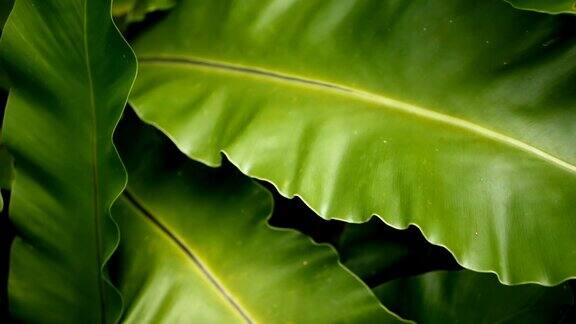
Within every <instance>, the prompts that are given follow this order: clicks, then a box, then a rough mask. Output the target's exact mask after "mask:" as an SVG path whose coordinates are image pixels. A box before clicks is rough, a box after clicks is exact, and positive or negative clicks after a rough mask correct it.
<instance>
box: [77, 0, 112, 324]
mask: <svg viewBox="0 0 576 324" xmlns="http://www.w3.org/2000/svg"><path fill="white" fill-rule="evenodd" d="M87 6H88V0H86V1H84V7H83V9H84V13H83V14H84V15H83V19H84V20H83V30H82V36H83V41H84V44H83V45H84V59H85V64H86V74H87V78H88V96H89V98H90V132H89V133H90V142H91V143H90V144H91V146H92V147H91V155H92V156H91V159H90V162H91V164H92V165H91V169H92V170H91V171H92V172H91V173H92V184H93V188H92V189H93V193H92V204H93V215H94V227H95V228H94V235H95V239H96V267H97V269H98V271H97V272H96V273H97V278H96V281H97V286H98V298H99V303H100V305H99V306H100V307H99V308H100V322H101V323H104V322H105V321H106V318H107V316H106V294H105V291H104V290H105V287H104V285H105V283H104V279H103V278H102V266H103V265H102V263H103V261H102V254H103V253H102V250H101V249H102V240H101V235H102V228H101V226H102V225H101V222H100V214H101V211H100V200H101V198H100V186H99V178H100V176H99V170H98V163H97V159H98V136H97V135H96V133H97V132H98V124H97V120H96V118H97V116H96V100H95V95H94V81H93V78H92V65H91V62H90V52H89V46H88V8H87Z"/></svg>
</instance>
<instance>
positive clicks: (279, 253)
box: [113, 129, 400, 323]
mask: <svg viewBox="0 0 576 324" xmlns="http://www.w3.org/2000/svg"><path fill="white" fill-rule="evenodd" d="M150 130H151V129H147V130H144V131H142V130H141V131H140V132H138V131H134V130H132V129H131V130H129V131H127V132H126V133H125V134H124V136H123V137H122V138H123V139H124V140H123V142H124V145H121V152H122V157H123V160H124V161H125V162H126V165H127V168H128V173H129V177H130V182H129V185H128V188H127V191H126V194H125V195H124V196H123V198H122V200H121V202H122V203H121V204H118V205H116V206H117V208H115V209H113V214H114V217H115V218H116V219H117V220H118V222H119V225H120V229H121V231H122V241H121V243H120V246H119V248H118V252H117V256H118V258H117V261H118V264H117V267H116V268H117V269H118V271H119V275H118V282H119V284H118V286H119V287H120V289H121V291H122V293H123V296H124V298H125V302H126V312H125V314H124V318H123V321H126V322H128V323H158V322H165V323H234V322H250V323H252V322H256V323H329V322H343V323H372V322H375V323H376V322H377V323H386V322H399V321H400V320H399V319H398V318H397V317H396V316H394V315H392V314H391V313H388V312H387V311H386V309H384V308H383V307H382V306H381V305H380V304H379V302H378V300H377V299H376V298H375V297H374V295H372V293H371V292H370V290H369V289H368V287H366V286H365V285H363V284H362V283H361V282H360V280H358V279H357V278H356V277H354V276H353V275H352V274H351V273H350V272H348V271H346V270H345V268H344V267H342V266H341V265H340V264H339V263H338V259H337V256H336V253H335V251H334V250H333V249H331V248H329V247H328V246H319V245H315V244H313V243H312V242H311V241H310V240H309V239H307V238H306V237H305V236H303V235H301V234H298V233H296V232H293V231H287V230H279V229H272V228H271V227H269V226H268V225H267V224H266V219H267V217H268V215H269V214H270V212H271V210H272V199H271V196H270V194H269V193H268V192H267V191H266V190H264V189H263V188H262V187H260V186H258V185H256V184H255V183H254V182H252V181H251V180H249V179H247V178H246V177H245V176H243V175H241V174H239V173H238V171H236V170H233V169H232V168H229V169H218V170H216V169H211V168H208V167H206V166H203V165H201V164H199V163H197V162H192V161H190V160H188V159H187V158H186V157H185V156H182V155H181V154H178V155H175V154H174V152H175V151H176V150H175V149H174V148H173V147H172V144H171V143H170V142H169V141H167V140H164V139H163V138H161V137H159V136H158V135H157V134H156V133H152V134H151V133H150ZM135 139H136V140H135ZM166 144H170V145H169V146H168V145H166ZM122 147H123V148H125V149H123V148H122ZM176 152H177V151H176Z"/></svg>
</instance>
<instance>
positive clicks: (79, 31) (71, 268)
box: [1, 0, 136, 323]
mask: <svg viewBox="0 0 576 324" xmlns="http://www.w3.org/2000/svg"><path fill="white" fill-rule="evenodd" d="M38 35H43V37H39V36H38ZM1 55H2V60H3V62H5V63H6V64H5V65H4V67H5V68H6V70H7V72H8V74H9V75H10V79H11V87H12V88H11V92H10V96H9V99H8V104H7V108H6V115H5V120H4V129H3V135H4V136H3V140H4V141H5V143H6V145H7V147H8V148H9V150H10V153H12V154H13V156H14V158H15V174H16V176H15V181H14V183H13V188H12V196H11V204H10V217H11V220H12V222H13V223H14V226H15V229H16V234H17V237H16V239H15V241H14V243H13V244H12V250H11V259H10V274H9V287H8V289H9V298H10V308H11V313H12V316H14V318H15V319H17V320H23V321H31V322H34V321H41V322H48V323H51V322H58V323H69V322H78V321H87V322H101V323H110V322H115V321H116V319H117V317H118V316H119V313H120V309H121V300H120V296H119V295H118V293H117V291H116V290H115V289H114V288H113V287H112V286H111V285H110V283H109V281H108V279H107V274H106V270H105V263H106V261H107V259H108V258H109V256H110V254H111V253H112V251H113V250H114V248H115V245H116V244H117V241H118V229H117V226H116V225H115V223H114V221H113V220H112V219H111V218H110V213H109V208H110V205H111V204H112V202H113V201H114V200H115V199H116V197H117V195H119V194H120V192H121V191H122V189H123V187H124V185H125V181H126V175H125V172H124V169H123V166H122V163H121V162H120V160H119V157H118V154H117V153H116V151H115V148H114V145H113V143H112V133H113V130H114V127H115V125H116V123H117V121H118V119H119V117H120V114H121V112H122V109H123V107H124V104H125V102H126V99H127V96H128V92H129V90H130V88H131V86H132V83H133V80H134V78H135V69H136V62H135V58H134V54H133V52H132V51H131V49H130V47H129V46H128V45H127V43H126V42H125V41H124V40H123V38H122V36H121V35H120V34H119V32H118V30H117V29H116V27H115V26H114V24H113V22H112V17H111V1H96V0H66V1H52V0H49V1H44V0H42V1H38V0H18V1H16V4H15V6H14V9H13V11H12V13H11V15H10V17H9V19H8V22H7V24H6V27H5V29H4V34H3V37H2V43H1ZM23 125H25V126H26V127H23Z"/></svg>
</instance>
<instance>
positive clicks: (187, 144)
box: [131, 0, 576, 285]
mask: <svg viewBox="0 0 576 324" xmlns="http://www.w3.org/2000/svg"><path fill="white" fill-rule="evenodd" d="M575 26H576V21H575V20H574V17H572V16H553V15H546V14H539V13H534V12H529V11H523V10H517V9H515V8H513V7H511V6H510V5H508V4H506V3H504V2H503V1H501V0H487V1H472V2H471V1H466V0H447V1H417V0H415V1H384V2H383V1H377V0H373V1H358V2H353V1H336V0H334V1H323V0H312V1H305V2H302V1H271V0H270V1H260V0H258V1H256V0H253V1H249V0H247V1H241V2H234V1H227V0H215V1H191V0H190V1H182V2H181V3H180V5H179V6H177V7H176V8H174V10H172V12H171V14H170V15H169V17H167V18H166V19H164V20H162V21H161V22H160V23H159V24H158V25H157V26H156V27H155V28H153V29H151V30H150V31H149V32H148V33H147V34H145V35H144V36H143V37H142V38H140V39H139V40H138V41H137V42H136V52H137V55H138V56H139V58H140V72H139V78H138V81H137V85H136V88H135V91H134V92H133V95H132V96H131V103H132V104H133V105H134V106H135V108H136V110H137V112H138V114H139V115H140V116H141V118H142V119H143V120H145V121H147V122H149V123H151V124H154V125H156V126H157V127H158V128H160V129H162V130H163V131H164V132H165V133H166V134H168V135H169V136H170V137H171V138H172V139H173V140H174V142H175V143H176V144H177V145H178V147H179V148H180V149H181V150H182V151H183V152H185V153H186V154H188V155H189V156H190V157H192V158H194V159H197V160H199V161H202V162H204V163H206V164H209V165H212V166H216V165H219V163H220V160H221V155H220V152H225V154H226V155H227V156H228V157H229V158H230V160H231V161H232V162H233V163H234V164H235V165H237V166H238V167H239V168H240V169H241V170H242V171H243V172H244V173H246V174H248V175H250V176H253V177H256V178H261V179H266V180H268V181H271V182H272V183H274V184H275V185H276V186H277V187H278V189H279V190H280V192H281V193H282V194H284V195H285V196H289V197H290V196H293V195H299V196H301V197H302V198H303V200H304V201H305V202H306V203H307V204H308V205H309V206H311V207H312V208H313V209H314V210H315V211H316V212H317V213H318V214H320V215H321V216H322V217H324V218H336V219H341V220H346V221H349V222H364V221H366V220H368V219H369V218H370V216H371V215H372V214H377V215H378V216H379V217H381V218H382V219H383V220H384V221H385V222H387V223H388V224H390V225H392V226H394V227H397V228H405V227H407V226H408V225H409V224H417V225H418V226H419V227H420V228H421V229H422V231H423V232H424V234H425V236H426V237H427V239H428V240H429V241H431V242H433V243H435V244H439V245H444V246H446V247H447V248H448V249H449V250H450V251H451V252H452V253H453V254H454V255H455V256H456V258H457V260H458V262H459V263H460V264H462V265H463V266H465V267H467V268H470V269H474V270H478V271H490V272H495V273H497V274H498V275H499V278H500V280H502V281H503V282H505V283H522V282H538V283H542V284H545V285H553V284H556V283H558V282H561V281H563V280H565V279H567V278H571V277H574V276H575V275H576V249H574V246H575V245H576V236H575V235H574V233H575V231H576V217H574V216H575V210H576V146H575V145H574V143H575V142H576V129H575V126H574V125H576V96H574V84H576V77H575V75H576V73H575V71H576V37H575V33H576V28H575ZM550 246H555V249H550V248H549V247H550Z"/></svg>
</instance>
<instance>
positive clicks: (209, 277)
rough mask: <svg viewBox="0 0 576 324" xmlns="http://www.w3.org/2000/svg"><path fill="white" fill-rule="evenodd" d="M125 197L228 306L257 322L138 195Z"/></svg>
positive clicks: (129, 192) (245, 317)
mask: <svg viewBox="0 0 576 324" xmlns="http://www.w3.org/2000/svg"><path fill="white" fill-rule="evenodd" d="M123 195H124V197H125V198H126V200H128V202H130V204H131V205H132V207H133V208H134V209H135V210H136V211H137V212H138V214H141V215H142V216H144V218H145V219H146V220H147V221H149V222H150V223H152V224H153V225H154V226H155V227H156V228H158V229H159V230H160V232H162V233H163V234H164V235H166V237H167V238H168V240H169V241H171V242H172V243H174V245H176V246H177V247H178V249H179V250H180V251H181V252H182V253H183V254H185V255H186V257H187V258H188V259H189V260H190V261H191V263H192V264H193V265H194V266H195V267H196V268H197V269H198V270H199V271H200V273H202V274H203V278H204V280H205V281H207V282H208V283H209V284H210V285H211V286H213V287H214V288H215V289H216V291H218V293H219V294H220V295H221V296H222V298H223V299H224V300H225V301H226V302H228V304H229V305H230V306H231V307H232V309H234V310H235V311H236V312H237V313H238V314H239V315H240V316H241V317H242V319H244V321H245V322H246V323H249V324H252V323H255V321H254V320H253V319H252V318H251V316H250V315H249V314H248V312H247V311H246V310H245V309H244V308H243V307H242V306H241V305H240V303H238V302H237V301H236V300H235V298H234V296H233V295H232V294H231V293H230V292H229V291H228V290H227V289H226V287H224V285H222V284H221V283H220V280H219V279H218V277H217V276H216V275H215V274H214V273H212V272H211V271H210V269H209V268H208V267H207V266H206V265H205V264H204V263H203V261H202V260H201V259H200V258H199V257H198V256H197V255H196V254H195V253H194V251H192V249H191V248H190V247H189V246H188V245H186V243H185V241H184V240H182V239H180V238H179V237H178V235H177V234H176V233H174V232H173V231H171V230H170V229H169V228H168V226H166V225H165V224H163V223H162V222H161V221H160V220H159V219H158V218H157V217H156V216H154V215H153V214H152V213H151V212H150V211H149V210H148V209H146V208H145V207H144V205H143V204H142V203H141V202H140V201H139V200H138V198H137V197H136V195H134V194H133V193H132V192H131V191H130V190H129V188H127V189H126V190H125V191H124V193H123Z"/></svg>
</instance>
